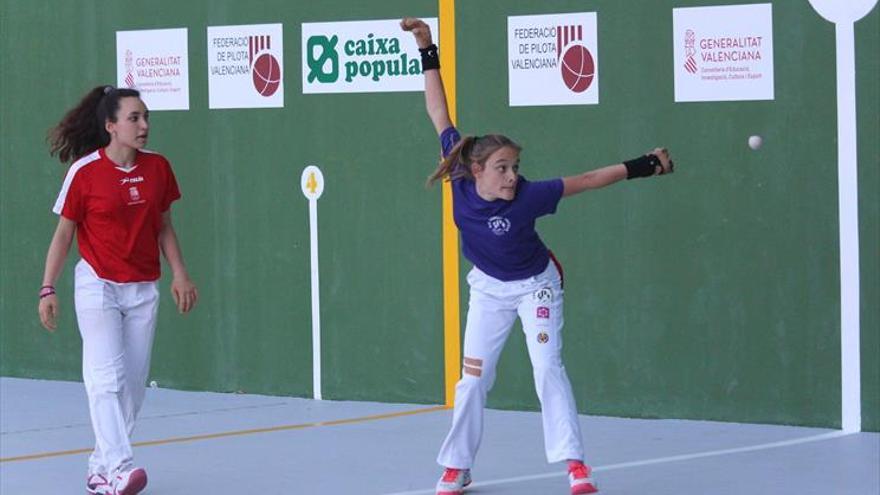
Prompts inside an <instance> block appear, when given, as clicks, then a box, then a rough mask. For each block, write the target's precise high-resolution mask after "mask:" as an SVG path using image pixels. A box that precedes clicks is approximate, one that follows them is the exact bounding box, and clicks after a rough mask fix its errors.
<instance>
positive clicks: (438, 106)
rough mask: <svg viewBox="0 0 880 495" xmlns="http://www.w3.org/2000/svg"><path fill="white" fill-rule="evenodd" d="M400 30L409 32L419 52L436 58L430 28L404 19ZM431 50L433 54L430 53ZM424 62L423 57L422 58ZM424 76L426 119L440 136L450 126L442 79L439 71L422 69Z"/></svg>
mask: <svg viewBox="0 0 880 495" xmlns="http://www.w3.org/2000/svg"><path fill="white" fill-rule="evenodd" d="M400 28H401V29H403V30H404V31H409V32H411V33H412V34H413V36H414V37H415V39H416V43H417V44H418V45H419V51H420V52H422V53H423V54H427V55H428V56H429V57H430V56H432V55H433V56H437V47H436V46H435V45H434V41H433V40H432V39H431V28H430V27H429V26H428V25H427V24H425V22H424V21H422V20H421V19H416V18H414V17H406V18H404V19H403V20H401V21H400ZM432 50H433V54H432V53H430V52H431V51H432ZM423 60H424V57H423ZM423 74H424V75H425V108H426V109H427V111H428V117H430V118H431V123H432V124H434V129H435V130H436V131H437V134H438V135H440V133H442V132H443V131H444V130H446V129H447V128H449V127H450V126H451V125H452V120H451V119H450V118H449V108H448V107H447V104H446V92H445V91H444V89H443V79H442V78H441V77H440V69H437V68H434V69H430V68H429V69H424V70H423Z"/></svg>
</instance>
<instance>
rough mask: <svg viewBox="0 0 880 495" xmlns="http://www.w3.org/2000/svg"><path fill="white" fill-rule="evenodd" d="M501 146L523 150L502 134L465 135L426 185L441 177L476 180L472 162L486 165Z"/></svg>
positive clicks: (442, 161)
mask: <svg viewBox="0 0 880 495" xmlns="http://www.w3.org/2000/svg"><path fill="white" fill-rule="evenodd" d="M501 148H513V149H515V150H516V151H517V152H520V151H522V147H520V145H518V144H516V143H515V142H514V141H513V140H512V139H510V138H509V137H507V136H504V135H502V134H486V135H485V136H465V137H463V138H461V140H460V141H459V142H458V143H456V144H455V147H454V148H452V151H450V152H449V154H448V155H446V158H444V159H442V160H441V161H440V164H439V165H437V169H436V170H434V172H433V173H432V174H431V175H429V176H428V182H427V184H426V185H427V186H431V185H433V184H434V183H435V182H437V181H438V180H440V179H447V180H453V179H459V178H461V177H464V178H466V179H468V180H474V175H473V173H471V164H472V163H476V164H478V165H480V166H481V167H482V166H485V165H486V160H488V159H489V156H491V155H492V153H495V152H496V151H498V150H499V149H501Z"/></svg>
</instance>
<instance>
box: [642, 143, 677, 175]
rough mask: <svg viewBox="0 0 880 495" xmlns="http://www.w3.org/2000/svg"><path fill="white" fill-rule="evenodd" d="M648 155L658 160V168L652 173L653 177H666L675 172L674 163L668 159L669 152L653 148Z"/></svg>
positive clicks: (664, 149)
mask: <svg viewBox="0 0 880 495" xmlns="http://www.w3.org/2000/svg"><path fill="white" fill-rule="evenodd" d="M648 154H649V155H654V156H656V157H657V159H658V160H660V168H659V169H657V171H656V172H654V175H666V174H671V173H672V172H674V171H675V163H673V162H672V159H671V158H670V157H669V150H667V149H666V148H654V149H653V150H651V151H649V152H648Z"/></svg>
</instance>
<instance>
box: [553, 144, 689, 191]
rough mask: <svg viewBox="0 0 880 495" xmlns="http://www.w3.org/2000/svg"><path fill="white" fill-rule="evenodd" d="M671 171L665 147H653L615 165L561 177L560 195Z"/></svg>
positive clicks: (670, 163)
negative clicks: (638, 155) (647, 151)
mask: <svg viewBox="0 0 880 495" xmlns="http://www.w3.org/2000/svg"><path fill="white" fill-rule="evenodd" d="M672 172H673V163H672V160H671V159H670V158H669V152H668V151H667V150H666V148H654V150H653V151H651V152H650V153H648V154H646V155H643V156H640V157H638V158H635V159H633V160H627V161H626V162H623V163H618V164H616V165H609V166H607V167H602V168H597V169H595V170H590V171H588V172H584V173H582V174H579V175H572V176H570V177H563V178H562V197H566V196H572V195H574V194H578V193H582V192H584V191H586V190H588V189H599V188H602V187H605V186H609V185H611V184H614V183H615V182H619V181H621V180H623V179H635V178H637V177H650V176H652V175H666V174H671V173H672Z"/></svg>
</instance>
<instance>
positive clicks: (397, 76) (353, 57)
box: [302, 18, 442, 93]
mask: <svg viewBox="0 0 880 495" xmlns="http://www.w3.org/2000/svg"><path fill="white" fill-rule="evenodd" d="M422 20H423V21H425V23H426V24H428V26H430V28H431V33H432V34H433V35H434V43H435V44H437V46H441V45H440V41H439V39H438V31H437V18H426V19H422ZM441 49H442V46H441ZM302 85H303V93H373V92H391V91H424V89H425V82H424V78H423V77H422V61H421V57H420V55H419V47H418V45H416V42H415V39H414V38H413V35H412V34H411V33H407V32H404V31H401V30H400V19H388V20H373V21H348V22H315V23H303V25H302Z"/></svg>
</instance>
